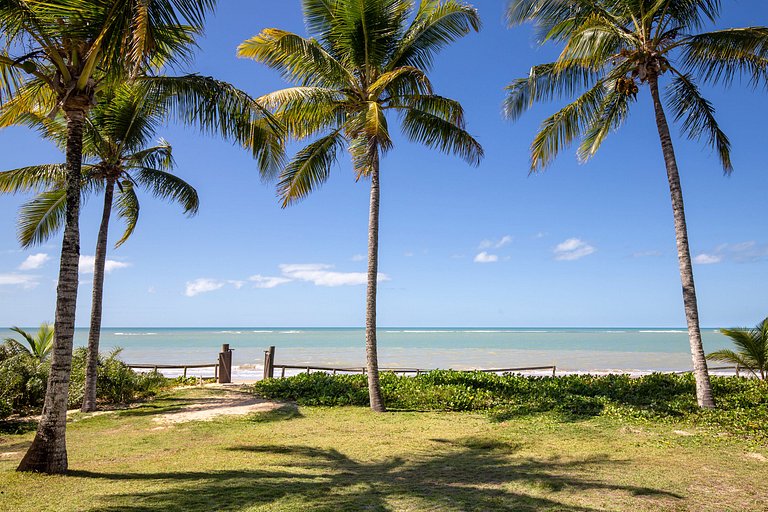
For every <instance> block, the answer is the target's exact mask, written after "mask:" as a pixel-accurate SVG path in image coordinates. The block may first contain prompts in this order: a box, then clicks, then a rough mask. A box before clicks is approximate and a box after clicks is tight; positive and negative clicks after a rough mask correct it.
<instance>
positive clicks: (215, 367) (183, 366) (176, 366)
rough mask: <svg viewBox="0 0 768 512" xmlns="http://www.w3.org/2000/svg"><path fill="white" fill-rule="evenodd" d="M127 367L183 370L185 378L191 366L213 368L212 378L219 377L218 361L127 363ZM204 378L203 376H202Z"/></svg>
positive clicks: (193, 367) (153, 369)
mask: <svg viewBox="0 0 768 512" xmlns="http://www.w3.org/2000/svg"><path fill="white" fill-rule="evenodd" d="M126 366H128V367H129V368H136V369H142V370H152V371H155V372H156V371H157V370H184V378H185V379H186V378H187V369H189V368H192V369H195V368H213V378H214V379H216V380H218V379H219V363H214V364H154V363H152V364H127V365H126ZM203 378H204V377H203Z"/></svg>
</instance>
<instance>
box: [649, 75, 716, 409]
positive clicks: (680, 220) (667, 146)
mask: <svg viewBox="0 0 768 512" xmlns="http://www.w3.org/2000/svg"><path fill="white" fill-rule="evenodd" d="M648 82H649V85H650V89H651V97H652V98H653V107H654V111H655V113H656V127H657V128H658V130H659V138H660V140H661V150H662V152H663V154H664V163H665V164H666V167H667V179H668V181H669V193H670V196H671V197H672V212H673V214H674V218H675V237H676V239H677V258H678V260H679V263H680V280H681V281H682V286H683V305H684V307H685V320H686V322H687V323H688V340H689V342H690V344H691V358H692V359H693V375H694V377H695V379H696V400H697V401H698V403H699V407H703V408H708V409H711V408H713V407H715V400H714V397H713V395H712V384H711V382H710V380H709V371H708V370H707V359H706V356H705V355H704V345H703V344H702V341H701V329H700V328H699V308H698V305H697V303H696V286H695V284H694V281H693V265H692V264H691V251H690V248H689V247H688V227H687V225H686V222H685V207H684V205H683V190H682V187H681V186H680V174H679V173H678V170H677V159H676V158H675V150H674V147H673V146H672V137H671V136H670V134H669V125H668V124H667V118H666V116H665V115H664V108H663V107H662V104H661V98H660V96H659V82H658V77H657V76H655V75H652V76H650V77H649V81H648Z"/></svg>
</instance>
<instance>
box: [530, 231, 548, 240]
mask: <svg viewBox="0 0 768 512" xmlns="http://www.w3.org/2000/svg"><path fill="white" fill-rule="evenodd" d="M545 236H547V233H546V232H544V231H539V232H538V233H536V234H535V235H533V238H544V237H545Z"/></svg>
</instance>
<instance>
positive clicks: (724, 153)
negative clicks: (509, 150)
mask: <svg viewBox="0 0 768 512" xmlns="http://www.w3.org/2000/svg"><path fill="white" fill-rule="evenodd" d="M720 9H721V5H720V1H719V0H574V1H569V2H563V1H560V0H513V1H512V2H511V3H510V6H509V9H508V11H507V17H508V20H509V22H510V23H511V24H520V23H525V22H529V21H531V22H533V23H534V24H535V25H536V28H537V31H538V34H539V37H540V39H541V41H542V42H545V41H554V42H559V43H562V44H563V45H564V47H563V50H562V52H561V53H560V55H559V57H558V58H557V60H556V61H554V62H550V63H546V64H541V65H537V66H533V67H532V68H531V70H530V73H529V75H528V76H527V77H525V78H520V79H517V80H515V81H514V82H513V83H512V84H510V85H509V86H508V87H507V97H506V101H505V105H504V111H505V114H506V115H507V117H509V118H511V119H517V118H518V117H519V116H520V115H521V114H522V113H523V112H524V111H525V110H526V109H528V108H529V107H531V106H532V105H533V103H534V102H539V101H550V100H553V99H556V98H558V97H570V98H574V97H575V99H573V101H572V102H571V103H569V104H568V105H566V106H565V107H563V108H562V109H561V110H559V111H558V112H556V113H555V114H553V115H552V116H550V117H548V118H547V119H546V120H545V121H544V122H543V123H542V127H541V130H540V132H539V133H538V135H537V136H536V138H535V139H534V141H533V143H532V146H531V155H532V156H531V169H532V170H534V171H535V170H540V169H542V168H544V167H546V166H547V165H548V164H549V163H551V162H552V160H553V159H554V158H555V157H556V156H557V154H558V153H559V152H560V151H562V150H563V149H564V148H566V147H568V146H569V145H570V144H571V143H573V142H574V141H579V146H578V156H579V158H580V159H581V160H582V161H584V160H587V159H589V158H591V157H592V156H593V155H594V154H595V153H596V152H597V150H598V149H599V148H600V146H601V144H602V143H603V141H604V140H605V138H606V137H607V135H608V134H609V133H611V132H612V131H613V130H615V129H616V128H618V127H620V126H621V125H622V124H623V123H624V122H625V120H626V119H627V117H628V115H629V112H630V109H631V107H632V105H633V104H634V103H635V100H636V98H637V93H638V90H639V87H640V86H642V85H643V84H647V83H648V81H649V79H650V78H651V77H653V78H659V77H661V76H662V75H667V76H668V77H669V81H668V86H667V89H666V102H667V103H668V105H669V106H670V107H671V110H672V114H673V117H674V119H675V121H677V122H678V124H679V126H680V128H681V130H682V132H683V133H684V134H685V135H686V136H687V137H688V138H690V139H693V140H699V139H704V140H705V141H706V143H707V144H708V145H710V146H712V147H713V148H714V149H715V150H716V151H717V154H718V156H719V159H720V163H721V165H722V167H723V169H724V171H725V172H726V173H729V172H731V170H732V168H733V167H732V164H731V156H730V147H731V145H730V141H729V140H728V137H727V136H726V135H725V134H724V133H723V131H722V129H721V128H720V126H719V125H718V123H717V120H716V118H715V109H714V107H713V105H712V103H711V102H710V101H709V100H707V99H706V98H705V97H704V96H703V95H702V92H701V88H700V83H716V82H724V83H730V82H732V81H733V80H735V79H737V78H739V77H745V79H746V80H748V81H749V82H750V83H751V84H753V85H757V84H767V83H768V28H766V27H748V28H740V29H725V30H717V31H713V32H705V33H698V31H699V30H700V29H701V28H702V27H703V26H704V25H705V24H707V23H709V22H713V21H715V19H716V18H717V17H718V15H719V13H720Z"/></svg>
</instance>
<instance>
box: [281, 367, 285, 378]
mask: <svg viewBox="0 0 768 512" xmlns="http://www.w3.org/2000/svg"><path fill="white" fill-rule="evenodd" d="M280 378H281V379H283V378H285V366H283V370H282V371H281V372H280Z"/></svg>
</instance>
